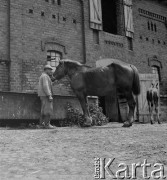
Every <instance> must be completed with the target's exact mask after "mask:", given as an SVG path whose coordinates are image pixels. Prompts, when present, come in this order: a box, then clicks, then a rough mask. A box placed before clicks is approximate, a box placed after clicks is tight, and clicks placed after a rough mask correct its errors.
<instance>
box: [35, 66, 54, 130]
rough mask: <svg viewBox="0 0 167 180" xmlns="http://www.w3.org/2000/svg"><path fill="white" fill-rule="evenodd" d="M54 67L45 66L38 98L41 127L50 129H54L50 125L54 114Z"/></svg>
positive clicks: (40, 80)
mask: <svg viewBox="0 0 167 180" xmlns="http://www.w3.org/2000/svg"><path fill="white" fill-rule="evenodd" d="M52 70H53V69H52V67H51V66H50V65H45V66H44V72H43V73H42V75H41V76H40V78H39V84H38V96H39V97H40V100H41V117H40V126H41V127H44V128H48V129H52V128H54V127H53V126H52V125H51V124H50V120H51V115H52V114H53V97H52V95H53V92H52V81H51V78H50V76H52Z"/></svg>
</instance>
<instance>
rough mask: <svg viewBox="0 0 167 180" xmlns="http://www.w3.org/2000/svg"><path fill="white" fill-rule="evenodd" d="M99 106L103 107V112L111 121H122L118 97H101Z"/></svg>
mask: <svg viewBox="0 0 167 180" xmlns="http://www.w3.org/2000/svg"><path fill="white" fill-rule="evenodd" d="M99 106H100V107H102V109H103V114H104V115H106V116H107V117H108V118H109V121H110V122H122V120H121V115H120V109H119V104H118V99H117V97H112V96H106V97H105V96H103V97H99Z"/></svg>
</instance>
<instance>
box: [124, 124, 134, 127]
mask: <svg viewBox="0 0 167 180" xmlns="http://www.w3.org/2000/svg"><path fill="white" fill-rule="evenodd" d="M131 126H132V123H124V124H123V126H122V127H131Z"/></svg>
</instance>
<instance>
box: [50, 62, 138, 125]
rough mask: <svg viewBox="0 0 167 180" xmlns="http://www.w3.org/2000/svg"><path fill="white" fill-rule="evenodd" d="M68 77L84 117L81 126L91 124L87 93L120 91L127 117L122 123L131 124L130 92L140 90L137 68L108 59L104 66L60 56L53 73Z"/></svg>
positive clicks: (132, 103)
mask: <svg viewBox="0 0 167 180" xmlns="http://www.w3.org/2000/svg"><path fill="white" fill-rule="evenodd" d="M66 75H67V76H68V77H69V80H70V84H71V88H72V90H73V91H74V93H75V94H76V96H77V97H78V99H79V101H80V104H81V107H82V110H83V113H84V117H85V122H84V126H91V124H92V119H91V117H90V114H89V110H88V101H87V96H107V95H111V96H116V94H117V92H119V93H124V94H125V97H126V99H127V102H128V106H129V113H128V119H127V121H125V122H124V125H123V127H130V126H132V123H133V119H134V110H135V99H134V96H133V94H134V95H136V96H137V95H139V94H140V82H139V74H138V70H137V68H136V67H135V66H133V65H130V64H126V63H121V64H120V63H111V64H109V65H108V66H106V67H98V68H91V67H90V66H87V65H85V64H81V63H80V62H78V61H74V60H69V59H63V60H61V61H60V62H59V65H58V66H57V68H56V70H55V71H54V73H53V77H54V78H55V79H56V80H60V79H61V78H63V77H65V76H66Z"/></svg>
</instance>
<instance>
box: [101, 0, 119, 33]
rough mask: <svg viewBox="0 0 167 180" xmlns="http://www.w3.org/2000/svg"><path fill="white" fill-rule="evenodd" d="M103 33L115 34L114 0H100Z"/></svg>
mask: <svg viewBox="0 0 167 180" xmlns="http://www.w3.org/2000/svg"><path fill="white" fill-rule="evenodd" d="M101 3H102V4H101V5H102V21H103V31H105V32H108V33H112V34H117V3H116V0H102V1H101Z"/></svg>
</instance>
